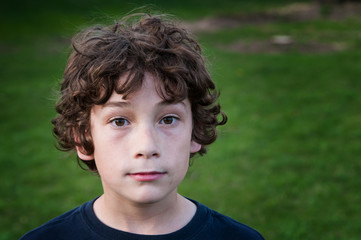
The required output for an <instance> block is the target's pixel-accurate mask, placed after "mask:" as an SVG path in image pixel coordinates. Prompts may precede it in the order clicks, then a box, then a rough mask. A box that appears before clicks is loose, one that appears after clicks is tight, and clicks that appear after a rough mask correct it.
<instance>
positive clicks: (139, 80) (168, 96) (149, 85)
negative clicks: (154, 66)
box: [115, 72, 188, 103]
mask: <svg viewBox="0 0 361 240" xmlns="http://www.w3.org/2000/svg"><path fill="white" fill-rule="evenodd" d="M187 89H188V88H187V84H186V82H185V80H183V79H179V78H178V79H171V78H166V77H165V76H162V75H161V74H157V73H155V74H151V73H149V72H144V73H139V72H137V73H129V72H127V73H125V74H123V75H121V76H120V77H119V78H118V81H117V84H116V87H115V92H116V93H118V94H120V95H122V96H123V98H124V99H127V98H129V97H131V96H133V95H138V94H139V92H140V93H142V94H145V93H148V92H154V91H155V92H156V93H157V95H158V96H159V97H160V98H162V99H163V100H164V101H166V102H169V103H176V102H182V101H183V100H185V99H187V97H188V91H187Z"/></svg>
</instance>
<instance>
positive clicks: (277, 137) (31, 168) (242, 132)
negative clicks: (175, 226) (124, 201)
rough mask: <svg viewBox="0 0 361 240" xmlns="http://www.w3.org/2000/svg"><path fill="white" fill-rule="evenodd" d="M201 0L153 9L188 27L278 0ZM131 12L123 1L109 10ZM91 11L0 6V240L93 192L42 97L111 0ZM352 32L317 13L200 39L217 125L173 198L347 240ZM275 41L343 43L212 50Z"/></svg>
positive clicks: (355, 234) (354, 74) (354, 70)
mask: <svg viewBox="0 0 361 240" xmlns="http://www.w3.org/2000/svg"><path fill="white" fill-rule="evenodd" d="M208 2H209V3H210V4H205V2H199V3H197V4H199V6H204V9H203V10H202V11H201V12H199V13H198V12H197V11H195V10H194V9H193V8H192V7H191V6H190V5H187V4H184V5H180V4H179V3H178V4H177V3H174V4H171V3H170V2H169V1H157V2H155V3H157V4H158V6H159V8H160V9H164V10H165V11H167V12H172V13H176V14H177V15H179V16H180V17H182V18H188V19H196V18H197V17H203V16H205V15H219V14H225V13H227V12H229V13H234V12H236V11H242V10H243V11H245V10H247V11H248V10H251V11H256V10H259V9H264V8H265V7H269V6H270V5H277V4H281V3H284V2H286V1H268V4H267V5H263V3H264V1H257V2H255V1H254V2H253V3H244V4H243V5H242V4H241V3H237V4H235V5H234V6H235V7H234V8H232V9H231V7H230V6H233V5H232V4H233V3H232V1H230V2H227V1H226V4H224V5H223V6H221V7H217V8H215V6H214V5H215V1H208ZM235 2H239V1H235ZM241 2H242V1H241ZM270 2H271V3H270ZM43 4H44V3H43ZM135 5H137V4H135V3H134V4H124V6H122V9H121V10H120V12H121V13H124V12H127V11H129V10H130V9H131V8H134V7H136V6H135ZM140 5H143V3H142V2H141V3H139V6H140ZM70 6H71V7H70ZM93 6H97V7H96V8H93ZM100 6H101V4H100V3H99V2H97V1H91V2H90V4H89V5H86V4H85V6H82V5H81V2H80V3H79V4H77V5H75V4H73V3H71V1H63V2H59V3H58V7H54V6H52V5H51V4H50V3H49V4H47V5H45V6H44V7H43V8H34V9H36V11H35V13H31V12H27V11H26V10H27V6H22V7H21V6H20V7H19V10H18V11H19V12H20V13H23V14H19V15H17V16H15V15H12V13H11V11H13V10H10V9H13V8H11V6H8V10H7V11H5V10H3V12H4V14H2V15H1V16H2V19H1V20H2V21H1V25H0V27H1V30H2V34H3V35H2V38H1V40H0V52H1V55H0V103H1V106H2V109H1V111H0V132H1V137H0V164H1V169H0V182H1V183H0V193H1V198H0V239H1V240H10V239H17V238H19V237H20V236H21V235H22V234H24V233H25V232H27V231H29V230H30V229H32V228H34V227H36V226H39V225H40V224H42V223H44V222H45V221H47V220H49V219H51V218H53V217H55V216H57V215H59V214H61V213H63V212H65V211H67V210H70V209H71V208H74V207H76V206H78V205H80V204H81V203H83V202H84V201H88V200H90V199H92V198H94V197H96V196H98V195H100V194H101V186H100V183H99V179H98V177H96V176H93V175H91V174H90V173H87V172H85V171H83V170H81V169H80V168H79V167H78V166H77V164H76V160H75V157H74V155H68V154H64V153H61V152H59V151H57V150H56V149H55V147H54V145H55V140H54V138H53V136H52V134H51V124H50V120H51V119H52V118H53V117H54V116H55V111H54V109H53V105H54V101H55V100H54V94H53V89H57V87H58V85H57V82H58V81H60V80H61V75H62V71H63V69H64V66H65V62H66V57H67V54H68V50H69V49H68V43H69V37H70V36H71V35H72V34H73V33H74V32H75V31H77V29H78V28H79V26H80V27H81V26H83V25H87V24H89V23H91V22H93V21H95V20H92V19H93V18H94V17H96V16H98V14H99V13H104V14H103V15H101V17H104V15H109V16H111V15H114V14H115V13H116V10H115V9H116V8H115V7H112V6H116V3H115V1H114V2H111V1H110V2H109V3H108V4H107V5H105V6H104V7H102V8H101V7H100ZM205 6H207V7H205ZM44 9H46V10H47V11H42V10H44ZM109 9H111V10H109ZM13 12H15V11H13ZM5 13H6V14H5ZM360 25H361V23H360V21H359V20H355V19H348V20H343V21H331V20H327V19H320V20H315V21H311V22H274V23H268V24H266V25H257V26H253V25H247V26H244V27H239V28H235V29H229V30H220V31H217V32H214V33H203V34H199V40H200V41H201V43H202V45H203V46H204V49H205V53H206V55H207V56H208V59H209V60H210V68H211V72H212V75H213V76H214V79H215V81H216V82H217V84H218V86H219V87H220V89H221V104H222V105H223V109H224V111H226V113H227V114H228V116H229V123H228V124H227V125H226V126H224V127H223V128H222V129H221V132H220V136H219V139H218V141H217V142H216V143H214V145H212V146H211V147H210V148H209V153H208V154H207V155H206V156H204V157H202V158H199V157H198V158H196V159H195V160H194V164H193V166H192V168H191V170H190V172H189V174H188V176H187V178H186V180H185V181H184V183H183V184H182V185H181V187H180V191H181V193H182V194H184V195H186V196H188V197H190V198H194V199H197V200H198V201H200V202H202V203H205V204H206V205H208V206H210V207H212V208H214V209H216V210H218V211H220V212H222V213H225V214H227V215H230V216H232V217H233V218H235V219H237V220H239V221H241V222H244V223H246V224H248V225H250V226H252V227H254V228H256V229H258V230H259V231H260V232H261V233H262V234H263V235H264V236H265V237H266V239H302V240H304V239H317V240H318V239H330V240H332V239H348V240H353V239H358V238H359V236H360V235H361V230H360V229H361V223H360V221H359V216H360V215H361V207H360V204H359V203H360V202H361V192H360V191H359V189H360V188H361V180H360V178H359V173H360V172H361V163H360V161H359V156H360V155H361V128H360V127H359V126H360V122H361V111H360V106H361V94H360V92H361V82H360V76H361V68H360V65H361V38H360V35H359V29H360ZM275 34H288V35H291V36H292V37H294V39H296V40H297V41H301V42H309V41H318V42H323V43H335V42H341V43H343V44H344V45H346V46H347V48H345V50H343V51H341V52H333V53H323V54H311V53H302V52H297V51H291V52H288V53H278V54H266V53H257V54H242V53H237V52H232V51H228V50H224V48H223V47H224V46H225V45H227V44H231V43H233V42H236V41H238V40H239V39H246V40H247V41H252V40H267V39H270V38H271V37H272V36H273V35H275Z"/></svg>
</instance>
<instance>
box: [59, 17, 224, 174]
mask: <svg viewBox="0 0 361 240" xmlns="http://www.w3.org/2000/svg"><path fill="white" fill-rule="evenodd" d="M146 72H148V73H150V74H152V75H153V76H155V79H157V81H158V82H159V83H160V84H158V85H160V86H161V87H159V89H158V90H159V91H158V92H159V93H160V95H161V97H162V98H163V99H165V100H166V101H169V102H178V101H182V100H184V99H186V98H188V99H189V101H190V102H191V108H192V116H193V133H192V137H193V140H194V141H195V142H197V143H199V144H201V145H202V147H201V149H200V151H199V152H198V153H199V154H201V155H202V154H204V153H206V148H205V146H206V145H209V144H211V143H212V142H214V141H215V140H216V138H217V131H216V126H218V125H223V124H225V123H226V121H227V116H226V115H225V114H224V113H223V112H222V111H221V108H220V105H219V104H218V103H217V99H218V92H217V91H216V89H215V85H214V83H213V81H212V79H211V78H210V76H209V73H208V71H207V69H206V63H205V59H204V57H203V56H202V50H201V47H200V45H199V44H198V42H197V41H196V40H195V39H194V37H192V35H191V34H190V33H189V32H187V31H186V30H185V29H183V28H181V27H179V26H178V25H177V24H176V23H174V22H173V21H171V20H169V19H167V18H166V17H165V16H163V15H157V16H151V15H148V14H133V15H131V16H127V17H125V18H123V19H121V21H119V22H116V23H115V24H114V25H111V26H95V27H92V28H89V29H86V30H84V31H82V32H80V33H79V34H77V35H75V36H74V38H73V39H72V52H71V55H70V57H69V59H68V63H67V66H66V69H65V72H64V77H63V82H62V84H61V91H60V98H59V100H58V102H57V104H56V111H57V112H58V115H57V116H56V117H55V118H54V119H53V120H52V123H53V125H54V128H53V133H54V135H55V136H56V138H57V139H58V143H59V149H61V150H63V151H70V150H74V149H75V148H76V147H80V148H81V149H82V150H83V151H84V153H85V154H87V155H91V154H92V153H93V151H94V146H93V142H92V136H91V131H90V111H91V109H92V107H93V106H94V105H102V104H104V103H106V102H107V100H108V99H109V98H110V96H111V94H112V93H113V92H114V91H115V92H117V93H118V94H123V95H124V96H125V97H126V96H128V95H129V94H130V93H132V92H135V91H137V90H138V89H139V88H140V87H141V86H142V81H143V77H144V74H145V73H146ZM124 74H127V76H128V77H127V80H126V81H125V82H124V84H119V78H120V76H122V75H124ZM193 155H194V154H191V156H190V157H193ZM78 160H81V159H79V158H78ZM81 161H83V160H81ZM83 162H84V163H85V164H86V165H87V167H88V169H89V170H91V171H95V172H97V168H96V165H95V161H94V160H92V161H83ZM79 163H81V162H80V161H79Z"/></svg>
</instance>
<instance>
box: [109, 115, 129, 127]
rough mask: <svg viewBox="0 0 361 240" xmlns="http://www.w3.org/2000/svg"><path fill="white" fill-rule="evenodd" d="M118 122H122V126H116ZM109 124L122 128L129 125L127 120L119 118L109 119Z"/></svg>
mask: <svg viewBox="0 0 361 240" xmlns="http://www.w3.org/2000/svg"><path fill="white" fill-rule="evenodd" d="M119 122H122V123H123V124H121V125H118V124H117V123H119ZM110 123H112V124H113V125H114V126H115V127H124V126H127V125H129V124H130V123H129V121H128V120H127V119H125V118H121V117H118V118H114V119H111V120H110Z"/></svg>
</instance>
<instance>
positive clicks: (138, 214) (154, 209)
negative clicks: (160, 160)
mask: <svg viewBox="0 0 361 240" xmlns="http://www.w3.org/2000/svg"><path fill="white" fill-rule="evenodd" d="M94 211H95V214H96V216H97V217H98V218H99V220H100V221H102V222H103V223H104V224H106V225H108V226H110V227H112V228H115V229H118V230H121V231H125V232H130V233H135V234H145V235H160V234H167V233H171V232H175V231H177V230H179V229H181V228H182V227H184V226H185V225H186V224H187V223H189V222H190V220H191V219H192V217H193V216H194V214H195V212H196V206H195V205H194V204H193V203H192V202H191V201H189V200H187V199H185V198H184V197H182V196H180V195H179V194H174V195H173V197H170V198H168V199H165V200H163V201H161V202H157V203H147V204H137V203H126V202H124V201H119V200H115V199H113V198H111V197H108V196H106V195H105V194H104V195H102V196H101V197H100V198H98V199H97V200H96V201H95V203H94Z"/></svg>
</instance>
